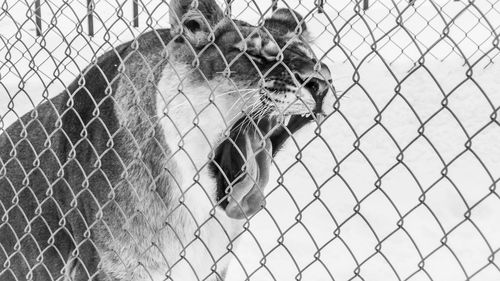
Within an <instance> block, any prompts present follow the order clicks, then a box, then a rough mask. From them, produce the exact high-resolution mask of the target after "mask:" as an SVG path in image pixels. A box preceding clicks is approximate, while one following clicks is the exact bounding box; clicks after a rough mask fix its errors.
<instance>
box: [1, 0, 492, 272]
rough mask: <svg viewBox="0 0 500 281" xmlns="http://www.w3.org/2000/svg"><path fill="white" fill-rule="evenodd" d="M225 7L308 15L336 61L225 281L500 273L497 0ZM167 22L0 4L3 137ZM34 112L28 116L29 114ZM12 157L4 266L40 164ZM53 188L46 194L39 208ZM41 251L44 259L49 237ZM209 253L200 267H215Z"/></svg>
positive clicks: (82, 4)
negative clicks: (109, 54)
mask: <svg viewBox="0 0 500 281" xmlns="http://www.w3.org/2000/svg"><path fill="white" fill-rule="evenodd" d="M195 2H196V1H195ZM218 4H219V5H220V7H222V10H223V12H224V14H225V16H226V17H231V18H232V19H237V20H244V21H246V22H248V23H250V24H252V25H255V26H262V24H263V21H264V19H265V18H268V17H270V16H271V15H272V14H273V12H274V11H276V10H277V9H279V8H285V9H290V10H292V9H293V10H295V11H297V12H298V13H299V14H300V15H302V17H303V19H299V18H297V19H296V20H297V21H299V24H302V23H305V24H306V25H307V31H308V44H309V45H310V46H309V47H310V48H311V49H312V51H313V52H314V55H315V58H316V59H317V61H318V64H319V63H323V64H325V65H327V66H328V68H329V69H330V72H331V78H332V79H331V85H329V87H330V91H331V93H333V97H334V98H333V99H332V100H331V102H330V101H329V102H330V104H328V106H329V108H330V111H329V113H328V115H327V116H325V117H324V119H320V118H317V119H316V118H315V120H314V121H313V122H311V123H310V124H309V125H307V126H306V127H305V128H304V129H301V130H300V131H298V132H297V133H295V134H293V136H291V138H290V139H289V140H288V141H287V142H286V143H285V145H284V147H283V148H282V149H281V150H280V151H279V152H278V153H277V154H276V157H275V158H274V160H273V165H272V167H271V168H270V169H271V170H270V175H269V183H268V184H267V187H266V189H265V197H266V205H265V207H264V208H263V209H262V210H261V211H260V212H258V213H257V214H255V215H254V216H253V217H251V218H249V219H247V220H244V221H243V222H242V224H243V230H242V231H241V233H239V234H238V235H237V236H236V238H235V239H232V240H228V241H226V243H227V245H225V246H226V248H227V252H226V253H225V254H224V256H225V257H229V258H230V259H231V262H230V265H229V267H228V269H227V272H226V275H225V280H242V281H243V280H257V281H262V280H275V281H276V280H278V281H280V280H308V281H313V280H317V281H320V280H321V281H323V280H384V281H387V280H412V281H416V280H436V281H441V280H478V281H479V280H482V281H493V280H500V262H499V259H500V223H499V222H500V193H499V190H498V188H497V187H498V185H499V184H500V117H499V111H500V80H499V79H498V76H499V73H500V66H499V62H500V58H499V54H500V48H499V41H500V37H499V32H500V1H496V0H476V1H474V0H467V1H466V0H459V1H452V0H437V1H431V0H330V1H329V0H322V1H321V0H316V1H306V0H279V1H271V0H262V1H261V0H259V1H255V0H232V1H221V0H219V1H218ZM207 21H208V20H207ZM169 26H170V22H169V4H168V1H155V0H132V1H111V0H88V1H77V0H35V1H21V0H2V2H1V4H0V134H2V133H5V132H6V130H7V128H8V127H9V126H10V125H11V124H13V123H14V122H15V121H16V120H18V119H19V118H20V117H21V116H23V115H24V114H25V113H27V112H29V111H31V110H33V109H35V108H37V106H39V105H40V104H41V103H44V102H45V103H47V102H49V103H50V99H51V98H53V97H54V96H56V95H57V94H59V93H61V92H63V91H65V89H67V88H68V85H69V84H70V83H71V81H73V80H74V79H75V78H76V77H79V75H80V74H82V73H83V72H85V70H86V67H87V66H89V65H96V64H97V58H98V57H99V56H100V55H102V54H104V53H105V52H106V51H109V50H117V47H118V46H119V45H120V44H122V43H124V42H127V41H130V40H133V42H136V41H135V40H136V39H137V38H138V37H139V36H140V35H141V34H144V33H146V32H149V31H152V30H155V29H157V28H168V27H169ZM211 32H212V31H211ZM297 32H298V31H297ZM212 35H213V34H212ZM209 40H210V39H209ZM132 46H134V43H132ZM132 48H134V47H132ZM281 51H283V50H281ZM244 52H246V50H242V53H244ZM278 61H279V59H278ZM197 63H199V62H196V61H194V62H193V65H196V64H197ZM179 73H181V72H179ZM146 76H148V75H147V74H146V75H145V77H146ZM179 79H182V77H180V78H179ZM90 84H92V81H85V80H80V81H79V83H78V85H79V87H81V88H85V87H86V86H88V85H90ZM181 92H182V89H181V87H180V88H179V93H181ZM191 102H194V101H189V100H187V101H186V103H191ZM205 102H206V103H207V105H208V104H210V102H211V101H209V100H206V101H205ZM69 107H70V108H71V105H69ZM96 107H97V105H96ZM193 108H194V107H193ZM34 112H36V111H34ZM195 114H196V115H197V114H198V113H195ZM166 116H167V117H166V118H168V113H166ZM95 119H96V120H99V113H98V112H96V113H95ZM61 120H62V117H61ZM225 121H230V120H225ZM37 122H39V121H38V119H37V115H36V114H31V116H30V118H29V121H27V123H24V125H23V126H29V124H31V123H37ZM193 122H195V120H193ZM151 126H154V124H151ZM81 138H82V142H84V141H85V139H86V138H87V136H86V134H85V132H84V130H82V133H81ZM21 139H22V140H23V141H26V140H27V136H25V135H22V136H21ZM12 145H13V146H14V147H15V146H16V144H12ZM48 147H50V143H49V144H48ZM0 149H1V148H0ZM47 149H48V150H50V148H47ZM178 149H179V151H183V148H182V145H181V144H179V148H178ZM35 154H36V153H35ZM9 155H10V156H9V158H7V159H4V158H0V187H2V185H1V184H2V183H3V184H4V185H3V186H10V188H11V190H14V193H15V194H16V195H15V196H14V197H13V199H12V202H10V203H9V204H10V205H7V204H5V203H1V202H0V215H1V220H0V233H2V232H1V231H13V230H12V229H13V228H12V226H11V225H12V224H13V222H14V221H22V222H23V223H24V224H25V228H24V229H22V231H20V232H19V233H18V234H17V235H16V239H17V241H18V242H17V243H16V245H13V248H12V249H6V248H5V247H4V246H1V245H0V258H1V257H2V254H3V256H4V257H5V258H4V260H1V261H2V262H3V263H2V264H0V276H2V274H5V273H8V272H10V271H11V266H12V261H14V260H15V261H19V260H20V259H19V257H20V256H22V253H21V252H20V248H22V247H21V245H22V242H23V241H25V240H29V239H31V236H30V231H31V230H30V227H29V226H30V223H31V221H30V220H29V219H27V218H26V217H24V216H14V215H13V214H14V213H15V212H18V211H19V210H22V209H21V208H20V207H18V203H19V201H20V200H23V197H22V196H19V194H21V191H20V190H30V189H31V188H33V187H32V186H31V185H30V182H29V180H28V177H29V175H30V174H31V173H33V172H35V171H37V169H38V167H39V166H40V163H39V161H34V162H33V164H32V167H31V168H30V169H26V170H24V171H23V174H24V175H25V177H26V180H22V182H23V186H22V187H15V186H11V185H9V182H11V181H12V179H10V178H9V177H8V176H7V171H6V169H7V168H6V167H7V165H8V164H9V163H13V162H16V161H18V160H17V158H16V157H17V156H16V153H15V152H14V150H12V152H11V153H10V154H9ZM68 161H70V159H68ZM207 161H208V159H207ZM61 166H64V163H61ZM193 177H194V175H193ZM194 178H195V179H194V180H195V181H197V180H196V177H194ZM81 184H82V186H83V189H84V190H86V189H87V187H86V186H85V184H86V183H85V182H84V181H83V182H82V183H81ZM87 190H88V189H87ZM200 192H202V191H200ZM81 194H83V192H82V193H77V194H75V195H74V196H75V198H77V197H78V196H80V195H81ZM51 198H52V194H51V193H50V192H47V194H46V198H42V199H39V207H40V208H43V205H44V204H45V203H46V202H48V201H51V200H52V199H51ZM75 200H76V199H75ZM207 200H208V199H207ZM179 204H180V205H182V202H180V203H179ZM99 208H100V207H99ZM193 211H194V210H193ZM64 216H65V214H62V217H64ZM98 219H99V218H96V220H98ZM92 226H93V222H89V224H88V225H87V227H88V228H89V229H87V230H88V231H89V233H90V232H91V231H92ZM61 228H64V222H61ZM199 228H200V229H201V230H202V228H203V223H201V222H200V226H199ZM200 229H198V230H200ZM50 239H54V237H50V238H49V240H50ZM192 241H193V243H188V244H186V245H185V248H184V249H181V250H180V251H179V255H178V261H177V262H175V263H173V264H171V265H170V266H171V267H172V268H176V267H180V266H183V265H184V266H185V265H186V264H187V265H189V264H190V260H189V258H186V256H185V253H186V252H189V251H190V249H189V248H190V247H192V245H194V242H195V241H197V234H196V233H193V236H192ZM202 242H203V241H202ZM50 243H51V242H49V244H50ZM90 243H92V241H91V242H90ZM233 246H234V247H233ZM76 248H78V245H76ZM38 251H39V253H40V257H42V256H43V252H44V251H45V249H42V248H40V249H38ZM75 253H76V254H75V255H76V256H77V255H78V251H76V252H75ZM22 259H23V258H22V257H21V260H22ZM218 261H219V259H218V258H212V259H211V260H206V263H209V264H210V265H213V266H214V268H216V265H217V263H218ZM137 266H139V265H137ZM43 267H44V262H43V258H40V259H39V262H38V263H35V264H29V263H27V264H26V268H27V271H28V273H27V275H26V276H17V278H18V280H31V279H30V278H32V276H30V272H32V271H34V270H35V269H39V268H43ZM186 268H189V266H186ZM170 270H172V269H171V268H165V272H166V273H167V272H169V271H170ZM190 270H193V271H196V268H194V269H193V268H192V267H191V269H190ZM214 271H215V270H214ZM93 274H94V273H92V272H89V273H88V275H89V277H88V279H89V280H92V279H91V277H92V276H93ZM195 275H196V274H195ZM63 277H64V276H63V273H61V275H60V276H54V277H53V280H66V279H63ZM210 278H214V277H213V275H196V278H193V280H214V279H210ZM151 280H155V281H156V280H160V279H153V277H151ZM161 280H172V279H169V277H168V274H167V275H165V276H164V279H161ZM173 281H176V279H173ZM179 281H183V280H179Z"/></svg>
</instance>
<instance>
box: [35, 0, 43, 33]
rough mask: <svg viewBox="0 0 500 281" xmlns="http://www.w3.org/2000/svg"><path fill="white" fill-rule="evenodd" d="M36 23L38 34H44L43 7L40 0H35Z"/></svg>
mask: <svg viewBox="0 0 500 281" xmlns="http://www.w3.org/2000/svg"><path fill="white" fill-rule="evenodd" d="M35 25H36V36H41V35H42V7H41V5H40V0H35Z"/></svg>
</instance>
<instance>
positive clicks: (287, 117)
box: [285, 115, 292, 125]
mask: <svg viewBox="0 0 500 281" xmlns="http://www.w3.org/2000/svg"><path fill="white" fill-rule="evenodd" d="M291 118H292V115H287V116H285V125H288V123H290V119H291Z"/></svg>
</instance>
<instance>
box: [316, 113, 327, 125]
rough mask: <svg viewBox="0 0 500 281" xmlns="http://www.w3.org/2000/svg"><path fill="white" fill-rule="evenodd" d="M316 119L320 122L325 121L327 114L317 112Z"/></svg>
mask: <svg viewBox="0 0 500 281" xmlns="http://www.w3.org/2000/svg"><path fill="white" fill-rule="evenodd" d="M316 120H318V124H319V123H321V122H323V120H325V115H323V114H316Z"/></svg>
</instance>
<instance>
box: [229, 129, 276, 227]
mask: <svg viewBox="0 0 500 281" xmlns="http://www.w3.org/2000/svg"><path fill="white" fill-rule="evenodd" d="M256 130H257V129H253V130H248V131H246V132H245V133H244V135H242V136H241V135H240V137H238V139H237V140H236V141H235V143H236V144H237V146H238V148H239V150H240V152H241V154H242V156H244V159H243V160H244V164H243V167H242V174H240V175H239V176H238V178H239V179H240V180H238V181H236V183H233V185H232V189H231V191H230V194H229V195H228V199H227V200H228V204H227V206H226V208H225V211H226V214H227V215H228V216H229V217H231V218H234V219H244V218H246V217H250V216H251V215H253V214H255V213H256V212H257V211H259V210H260V209H261V208H262V207H264V206H265V203H266V202H265V197H264V187H265V186H266V185H267V182H268V181H269V169H270V167H271V159H272V149H273V148H272V145H271V141H270V140H269V138H267V139H265V140H262V137H261V134H262V135H264V134H265V132H262V131H261V134H259V133H258V132H257V131H256Z"/></svg>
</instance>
